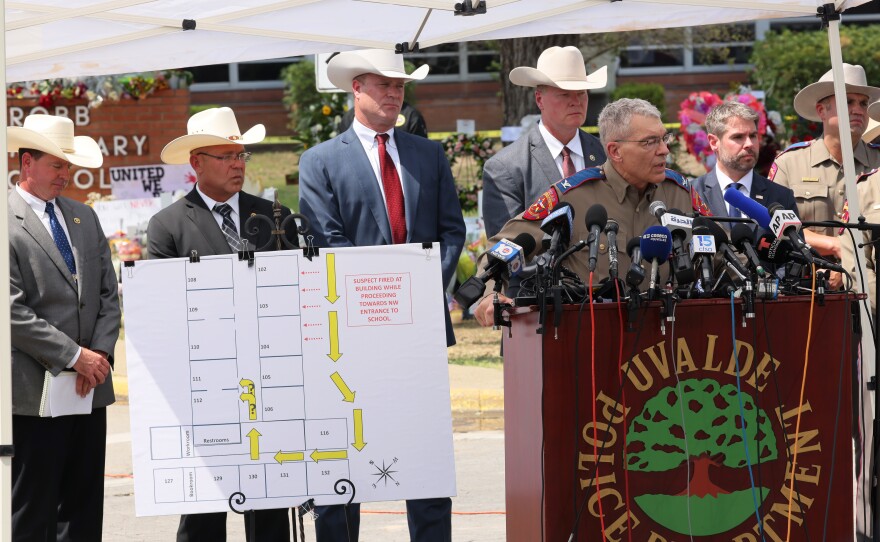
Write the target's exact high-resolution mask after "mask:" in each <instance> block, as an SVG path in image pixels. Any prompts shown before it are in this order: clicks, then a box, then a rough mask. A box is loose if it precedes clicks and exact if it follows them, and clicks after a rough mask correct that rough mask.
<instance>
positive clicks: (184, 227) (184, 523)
mask: <svg viewBox="0 0 880 542" xmlns="http://www.w3.org/2000/svg"><path fill="white" fill-rule="evenodd" d="M265 137H266V129H265V127H264V126H263V125H262V124H258V125H256V126H254V127H252V128H251V129H250V130H248V131H247V132H245V133H244V134H242V133H241V130H239V128H238V122H237V121H236V120H235V114H234V113H233V111H232V110H231V109H230V108H228V107H219V108H212V109H206V110H205V111H201V112H199V113H196V114H195V115H193V116H192V117H190V119H189V122H188V123H187V135H185V136H181V137H178V138H177V139H175V140H174V141H172V142H171V143H169V144H168V145H166V146H165V148H164V149H162V161H163V162H165V163H166V164H186V163H189V164H190V165H191V166H192V168H193V170H194V171H195V173H196V179H197V182H196V186H195V188H193V189H192V191H190V193H189V194H187V195H186V197H184V198H182V199H180V200H179V201H177V202H175V203H173V204H172V205H170V206H168V207H166V208H165V209H162V210H161V211H160V212H159V213H157V214H156V215H154V216H153V218H151V219H150V223H149V225H148V226H147V249H148V252H149V257H150V258H179V257H184V256H190V253H191V251H193V250H195V251H197V252H198V254H199V255H200V256H213V255H217V254H231V253H234V252H237V251H239V250H242V249H243V248H244V244H245V243H244V241H245V240H247V242H248V245H249V247H250V249H251V250H254V249H255V248H260V247H262V246H264V245H265V244H266V243H267V242H268V241H269V239H270V233H271V232H270V231H269V229H268V228H266V227H262V228H261V229H260V233H259V234H258V235H257V236H255V237H254V236H248V235H242V233H241V232H244V226H245V222H246V221H247V219H248V218H249V217H251V216H253V215H256V214H261V215H264V216H266V217H268V218H270V219H271V218H272V203H271V202H269V201H266V200H264V199H262V198H258V197H256V196H252V195H250V194H247V193H245V192H242V191H241V187H242V184H243V183H244V174H245V163H246V162H247V161H248V159H249V158H250V153H249V152H245V147H244V146H245V145H249V144H251V143H257V142H259V141H262V140H263V138H265ZM283 214H284V215H288V214H290V210H289V209H287V208H284V209H283ZM247 520H248V517H247V516H245V523H246V524H247V523H248V521H247ZM255 523H256V537H257V541H259V542H264V541H267V542H287V541H289V540H290V522H289V520H288V511H287V509H279V510H258V511H257V512H256V516H255ZM245 530H246V532H248V534H249V532H250V530H249V529H247V528H246V529H245ZM177 540H178V542H190V541H191V542H196V541H202V540H210V541H211V542H215V541H218V542H223V541H225V540H226V512H217V513H211V514H189V515H183V516H180V526H179V527H178V530H177ZM257 541H250V542H257Z"/></svg>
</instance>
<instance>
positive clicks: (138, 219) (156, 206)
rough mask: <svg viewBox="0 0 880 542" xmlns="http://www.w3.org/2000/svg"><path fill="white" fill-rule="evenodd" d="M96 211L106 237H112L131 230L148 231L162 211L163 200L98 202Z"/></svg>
mask: <svg viewBox="0 0 880 542" xmlns="http://www.w3.org/2000/svg"><path fill="white" fill-rule="evenodd" d="M94 209H95V213H96V214H97V215H98V220H100V221H101V228H102V229H103V230H104V235H106V236H107V237H110V236H111V235H113V234H114V233H116V232H118V231H121V232H128V229H129V228H135V229H136V230H139V231H146V229H147V224H148V223H149V222H150V218H152V217H153V215H154V214H156V213H158V212H159V211H161V210H162V200H161V199H160V198H146V199H122V200H110V201H96V202H95V206H94Z"/></svg>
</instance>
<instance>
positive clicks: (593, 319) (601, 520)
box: [575, 271, 607, 542]
mask: <svg viewBox="0 0 880 542" xmlns="http://www.w3.org/2000/svg"><path fill="white" fill-rule="evenodd" d="M587 299H588V300H589V303H590V376H591V378H592V382H593V389H592V393H593V462H595V463H596V495H597V497H596V500H598V501H599V525H601V527H602V541H603V542H607V539H606V538H605V512H603V511H602V488H601V487H600V485H599V447H598V442H597V441H598V440H599V429H598V428H597V427H596V317H595V314H594V312H593V272H592V271H590V287H589V289H588V290H587ZM575 363H577V362H575Z"/></svg>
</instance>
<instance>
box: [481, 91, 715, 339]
mask: <svg viewBox="0 0 880 542" xmlns="http://www.w3.org/2000/svg"><path fill="white" fill-rule="evenodd" d="M668 138H669V136H668V134H667V132H666V128H665V127H664V126H663V122H662V121H661V119H660V112H659V111H657V108H656V107H654V106H653V105H651V104H650V103H648V102H647V101H645V100H639V99H629V98H624V99H620V100H617V101H616V102H612V103H610V104H608V105H607V106H605V108H604V109H603V110H602V113H601V114H600V115H599V139H600V140H601V142H602V146H603V147H604V148H605V152H606V154H607V156H608V160H607V161H606V162H605V164H603V165H602V166H601V167H597V168H587V169H585V170H583V171H579V172H577V173H575V174H574V175H572V176H570V177H566V178H565V179H562V180H561V181H559V182H557V183H556V184H554V185H553V186H551V187H550V189H549V190H548V191H547V192H545V193H544V194H543V195H542V196H541V197H540V198H539V199H538V201H536V202H535V203H533V204H532V206H531V207H529V208H528V209H526V211H525V212H523V213H521V214H519V215H518V216H517V217H515V218H513V219H511V220H510V221H509V222H508V223H507V224H506V225H505V226H504V227H503V228H502V229H501V231H500V232H498V234H497V235H495V236H493V237H492V238H491V239H490V240H489V244H490V245H493V244H494V243H496V242H497V241H498V240H500V239H502V238H506V239H511V240H512V239H514V238H516V237H517V236H518V235H519V234H521V233H523V232H525V233H528V234H529V235H531V236H532V237H534V238H535V244H536V246H537V247H539V249H538V250H539V252H540V250H541V249H540V247H541V240H542V239H543V237H544V232H543V231H542V230H541V222H542V221H543V219H544V218H545V217H546V216H547V215H548V214H549V212H550V211H551V210H553V208H555V207H557V206H558V205H559V204H561V203H568V204H570V205H571V206H572V208H573V210H574V217H575V219H574V224H573V227H572V232H571V242H572V244H574V243H576V242H577V241H578V240H581V239H587V238H588V237H589V230H588V229H587V225H586V223H585V221H584V218H585V217H586V215H587V210H588V209H589V208H590V207H591V206H593V205H594V204H597V203H598V204H601V205H603V206H604V207H605V209H606V211H607V212H608V218H613V219H614V220H616V221H617V223H618V224H619V225H620V229H619V231H618V234H617V239H618V258H619V268H620V269H624V270H625V269H628V268H629V266H630V259H629V255H627V253H626V251H625V250H623V248H625V246H626V243H627V242H628V241H629V239H630V238H632V237H635V236H638V235H641V234H642V233H643V232H644V231H645V230H646V229H647V228H648V227H649V226H655V225H658V224H659V221H658V220H657V219H656V218H655V217H654V216H653V215H652V214H651V213H650V212H649V211H648V206H649V205H650V204H651V202H652V201H658V200H659V201H662V202H664V203H665V204H666V206H667V208H669V209H673V208H677V209H680V210H682V211H688V210H690V209H695V210H697V211H698V212H704V213H706V212H708V210H707V209H706V208H705V207H704V206H703V205H702V204H701V203H700V200H699V197H698V196H696V195H695V193H694V194H693V196H692V192H691V189H690V185H689V183H688V182H687V180H685V179H684V177H682V176H681V175H680V174H679V173H676V172H675V171H672V170H669V169H666V155H668V154H669V147H668V146H667V144H668V143H669V142H670V140H669V139H668ZM607 252H608V247H607V244H606V243H604V242H603V243H600V248H599V253H600V257H599V261H598V264H597V266H596V273H595V275H594V277H593V283H594V284H596V283H598V282H599V281H600V280H602V279H604V278H606V277H608V258H607V257H606V256H605V255H606V254H607ZM587 257H588V254H587V251H585V250H584V251H581V252H577V253H575V254H573V255H572V256H571V257H570V259H568V260H566V265H567V266H568V267H569V268H570V269H571V270H572V271H574V272H575V273H577V274H578V276H580V277H581V278H582V279H583V280H584V282H586V281H587V280H589V271H588V266H587ZM486 260H487V258H486V255H485V254H484V255H483V256H481V257H480V260H479V268H480V269H479V272H482V271H483V270H484V269H485V268H486V264H487V262H486ZM663 274H668V270H667V266H662V273H661V275H663ZM662 278H663V280H665V275H663V276H662ZM493 286H494V285H493V284H491V283H490V284H487V287H486V292H490V293H491V292H492V288H493ZM501 300H502V301H503V302H507V303H510V302H512V300H511V299H510V298H508V297H506V296H501ZM493 310H494V307H493V305H492V295H487V296H486V297H484V298H483V299H482V300H481V301H480V303H479V305H478V307H477V310H476V312H475V315H476V317H477V320H478V321H479V322H480V324H481V325H484V326H488V325H491V324H492V321H493V318H492V316H493Z"/></svg>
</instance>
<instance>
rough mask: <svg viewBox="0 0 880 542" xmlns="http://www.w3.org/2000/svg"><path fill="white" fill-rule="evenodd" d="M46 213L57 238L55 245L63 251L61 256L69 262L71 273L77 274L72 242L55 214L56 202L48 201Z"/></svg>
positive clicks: (68, 267)
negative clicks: (71, 246)
mask: <svg viewBox="0 0 880 542" xmlns="http://www.w3.org/2000/svg"><path fill="white" fill-rule="evenodd" d="M46 214H48V215H49V226H50V227H51V228H52V237H54V238H55V246H57V247H58V251H59V252H61V257H62V258H64V263H66V264H67V269H68V270H69V271H70V274H71V275H74V276H75V275H76V262H75V261H74V259H73V250H72V249H71V248H70V242H68V240H67V235H65V234H64V228H62V227H61V223H60V222H58V217H57V216H55V204H54V203H52V202H51V201H47V202H46Z"/></svg>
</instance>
